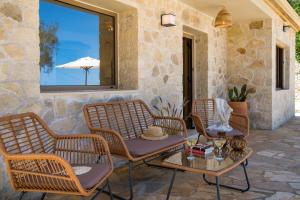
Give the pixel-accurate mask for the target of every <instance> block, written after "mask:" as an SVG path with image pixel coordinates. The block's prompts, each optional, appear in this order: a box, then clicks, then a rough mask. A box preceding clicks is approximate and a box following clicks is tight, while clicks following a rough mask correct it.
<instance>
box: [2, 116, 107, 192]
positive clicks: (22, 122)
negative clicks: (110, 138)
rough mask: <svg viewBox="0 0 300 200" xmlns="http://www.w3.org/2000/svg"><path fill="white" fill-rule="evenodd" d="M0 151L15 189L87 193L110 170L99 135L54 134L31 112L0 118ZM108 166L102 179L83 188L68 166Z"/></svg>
mask: <svg viewBox="0 0 300 200" xmlns="http://www.w3.org/2000/svg"><path fill="white" fill-rule="evenodd" d="M0 152H1V153H2V154H3V155H4V159H5V162H6V166H7V171H8V173H9V177H10V181H11V184H12V186H13V187H14V189H15V190H17V191H37V192H47V193H64V194H75V195H84V196H88V195H90V194H91V193H92V192H93V191H94V190H95V189H96V188H97V187H98V186H99V185H100V184H101V183H102V182H103V181H105V180H106V178H107V177H108V176H109V175H110V174H111V173H112V160H111V157H110V153H109V149H108V146H107V144H106V142H105V140H104V139H103V138H102V137H99V136H96V135H89V134H81V135H64V136H59V135H56V134H54V133H53V132H52V131H51V130H50V129H49V128H48V126H47V125H46V124H45V123H44V122H43V121H42V120H41V119H40V118H39V117H38V116H37V115H35V114H34V113H25V114H19V115H13V116H8V117H2V118H0ZM93 163H102V164H106V165H108V166H110V169H111V170H110V172H109V173H108V174H107V175H106V176H105V178H104V179H103V181H101V182H100V183H98V184H97V185H96V186H94V187H93V188H90V189H88V190H87V189H84V188H83V187H82V186H81V184H80V182H79V180H78V178H77V177H76V175H75V174H74V172H73V169H72V167H71V165H80V164H93Z"/></svg>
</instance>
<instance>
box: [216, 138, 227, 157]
mask: <svg viewBox="0 0 300 200" xmlns="http://www.w3.org/2000/svg"><path fill="white" fill-rule="evenodd" d="M225 143H226V139H225V138H217V139H214V144H215V146H216V147H217V148H218V155H217V156H216V160H219V161H221V160H224V158H223V157H222V148H223V146H224V144H225Z"/></svg>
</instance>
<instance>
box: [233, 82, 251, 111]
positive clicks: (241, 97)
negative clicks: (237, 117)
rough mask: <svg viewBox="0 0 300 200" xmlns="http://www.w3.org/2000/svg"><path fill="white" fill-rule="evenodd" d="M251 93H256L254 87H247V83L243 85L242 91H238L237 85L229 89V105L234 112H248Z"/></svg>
mask: <svg viewBox="0 0 300 200" xmlns="http://www.w3.org/2000/svg"><path fill="white" fill-rule="evenodd" d="M251 93H255V89H254V88H249V89H248V88H247V85H246V84H244V85H243V86H242V87H241V91H240V92H239V91H238V88H237V87H235V86H234V87H233V88H229V89H228V97H229V100H230V101H229V102H228V104H229V106H230V107H231V108H232V109H233V112H235V113H239V114H244V115H247V114H248V105H247V102H246V100H247V96H248V95H249V94H251Z"/></svg>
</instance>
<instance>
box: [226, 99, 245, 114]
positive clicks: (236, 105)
mask: <svg viewBox="0 0 300 200" xmlns="http://www.w3.org/2000/svg"><path fill="white" fill-rule="evenodd" d="M228 104H229V106H230V107H231V108H232V109H233V112H234V113H239V114H243V115H248V105H247V102H246V101H244V102H233V101H230V102H228Z"/></svg>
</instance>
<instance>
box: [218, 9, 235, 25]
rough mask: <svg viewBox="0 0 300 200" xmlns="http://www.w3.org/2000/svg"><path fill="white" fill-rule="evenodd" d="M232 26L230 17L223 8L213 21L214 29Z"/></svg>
mask: <svg viewBox="0 0 300 200" xmlns="http://www.w3.org/2000/svg"><path fill="white" fill-rule="evenodd" d="M231 26H232V15H231V13H230V12H228V11H227V10H226V9H225V8H223V9H222V10H221V11H220V12H219V13H218V15H217V17H216V19H215V27H218V28H229V27H231Z"/></svg>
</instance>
